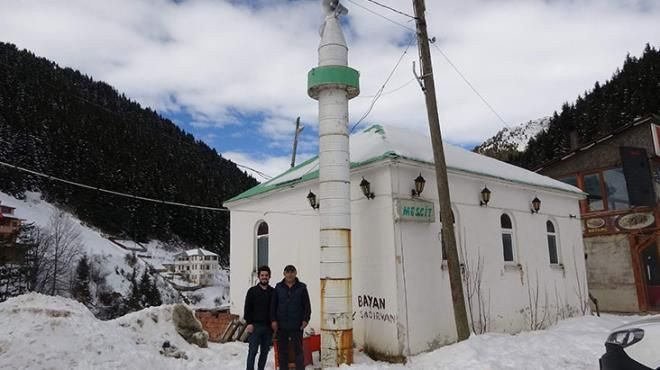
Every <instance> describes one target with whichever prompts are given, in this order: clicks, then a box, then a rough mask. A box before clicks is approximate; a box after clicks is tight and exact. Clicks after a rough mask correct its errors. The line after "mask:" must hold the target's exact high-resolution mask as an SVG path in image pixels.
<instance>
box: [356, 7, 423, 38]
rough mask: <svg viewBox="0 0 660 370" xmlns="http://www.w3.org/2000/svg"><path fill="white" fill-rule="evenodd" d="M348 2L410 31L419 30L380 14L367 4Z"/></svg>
mask: <svg viewBox="0 0 660 370" xmlns="http://www.w3.org/2000/svg"><path fill="white" fill-rule="evenodd" d="M348 2H350V3H352V4H353V5H355V6H357V7H360V8H362V9H364V10H366V11H368V12H369V13H371V14H373V15H376V16H378V17H381V18H383V19H385V20H386V21H388V22H391V23H394V24H396V25H397V26H399V27H403V28H405V29H407V30H408V31H410V32H413V33H416V32H417V31H415V29H414V28H411V27H408V26H406V25H405V24H403V23H400V22H397V21H395V20H393V19H391V18H388V17H386V16H384V15H382V14H380V13H377V12H375V11H373V10H371V9H369V8H367V7H365V6H363V5H360V4H358V3H356V2H355V1H354V0H348Z"/></svg>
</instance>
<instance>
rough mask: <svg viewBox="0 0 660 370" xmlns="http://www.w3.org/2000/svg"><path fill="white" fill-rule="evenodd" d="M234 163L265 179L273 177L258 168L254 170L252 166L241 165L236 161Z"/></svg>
mask: <svg viewBox="0 0 660 370" xmlns="http://www.w3.org/2000/svg"><path fill="white" fill-rule="evenodd" d="M232 162H234V161H232ZM234 164H235V165H237V166H238V167H241V168H245V169H246V170H250V171H252V172H254V173H256V174H258V175H259V176H261V177H263V178H264V179H266V180H272V179H273V176H270V175H267V174H265V173H263V172H261V171H259V170H255V169H254V168H252V167H248V166H245V165H242V164H240V163H236V162H234Z"/></svg>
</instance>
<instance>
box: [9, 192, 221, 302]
mask: <svg viewBox="0 0 660 370" xmlns="http://www.w3.org/2000/svg"><path fill="white" fill-rule="evenodd" d="M0 202H1V203H2V204H3V205H7V206H10V207H15V208H16V210H15V215H16V216H17V217H19V218H22V219H23V220H24V222H26V223H34V224H35V225H37V226H40V227H48V225H49V223H50V219H51V216H52V215H53V214H56V213H57V212H60V211H61V210H60V209H59V208H57V207H56V206H54V205H53V204H50V203H48V202H46V201H44V200H42V199H41V194H40V193H36V192H26V193H25V199H16V198H14V197H12V196H10V195H8V194H5V193H2V192H0ZM64 214H65V215H66V216H67V217H70V218H71V220H72V221H73V223H74V229H75V231H76V232H78V233H79V234H80V242H81V244H82V249H83V252H84V253H85V254H87V255H88V256H89V257H90V260H92V261H95V262H96V264H97V266H100V268H102V269H103V272H104V276H105V279H106V284H107V285H108V286H109V287H110V288H111V289H112V290H113V291H115V292H119V293H121V294H125V293H126V292H128V290H129V288H130V275H131V272H132V271H133V267H131V266H130V265H129V264H128V262H127V261H126V259H125V257H126V255H127V254H130V253H132V252H131V251H129V250H126V249H123V248H122V247H120V246H119V245H117V244H115V243H113V242H112V241H110V240H109V239H108V236H107V235H104V234H102V233H101V232H99V231H98V230H95V229H93V228H92V227H90V226H89V225H86V224H84V223H82V222H81V221H80V220H78V219H77V218H76V217H75V216H73V215H71V214H69V213H67V212H64ZM118 242H120V243H121V244H123V245H125V246H128V247H132V246H134V245H133V243H134V242H132V241H128V240H118ZM142 246H144V247H145V248H146V249H147V251H146V252H136V254H137V255H148V256H149V257H148V258H138V265H137V274H138V278H139V276H140V275H139V274H140V272H141V271H143V269H144V268H145V267H146V265H147V264H148V265H150V266H152V267H154V268H161V267H162V264H163V263H172V262H173V261H174V255H175V254H177V253H180V252H181V251H183V250H185V249H187V248H186V246H185V245H184V244H182V243H181V244H180V245H177V246H169V245H167V244H165V243H163V242H161V241H158V240H152V241H150V242H148V243H143V244H142ZM167 275H168V274H167V273H164V274H163V276H164V277H165V276H167ZM181 285H183V283H182V284H181ZM158 287H159V289H160V291H161V295H162V297H163V300H164V302H166V303H169V302H174V301H178V300H179V297H178V293H177V292H176V291H175V290H174V289H173V288H172V287H170V286H169V284H167V283H165V282H164V281H162V280H160V281H159V283H158ZM228 291H229V274H228V272H227V271H224V270H220V271H219V272H218V273H217V274H216V285H215V286H212V287H207V288H202V289H200V290H197V291H196V292H195V294H197V295H200V296H202V299H201V300H200V301H199V302H197V303H196V304H194V306H195V307H200V308H214V307H217V306H218V304H216V298H218V297H220V300H219V301H218V302H217V303H220V305H224V304H226V303H227V301H228V300H229V293H228ZM186 295H189V293H186Z"/></svg>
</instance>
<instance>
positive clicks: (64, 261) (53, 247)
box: [39, 211, 82, 295]
mask: <svg viewBox="0 0 660 370" xmlns="http://www.w3.org/2000/svg"><path fill="white" fill-rule="evenodd" d="M44 234H45V239H44V248H43V249H44V252H45V253H44V255H43V258H44V261H43V266H42V267H43V268H42V269H41V272H40V275H41V276H40V279H39V280H40V283H41V284H39V286H40V288H41V289H40V291H41V292H42V293H47V294H50V295H58V294H61V293H64V292H68V291H69V288H70V283H71V272H72V266H73V264H74V261H75V260H76V259H77V257H78V256H79V255H80V251H81V249H82V244H81V242H80V232H79V231H78V230H76V227H75V224H74V223H73V221H72V220H71V218H70V217H69V216H68V215H67V214H65V213H64V212H62V211H58V212H56V213H54V214H53V215H52V216H51V218H50V223H49V225H48V228H47V229H46V230H45V231H44Z"/></svg>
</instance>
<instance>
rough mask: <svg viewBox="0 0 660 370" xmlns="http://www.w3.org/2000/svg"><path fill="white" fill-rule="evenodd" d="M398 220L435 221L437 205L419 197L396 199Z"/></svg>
mask: <svg viewBox="0 0 660 370" xmlns="http://www.w3.org/2000/svg"><path fill="white" fill-rule="evenodd" d="M395 206H396V219H397V221H415V222H435V206H434V204H433V203H431V202H426V201H423V200H418V199H397V200H396V205H395Z"/></svg>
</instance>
